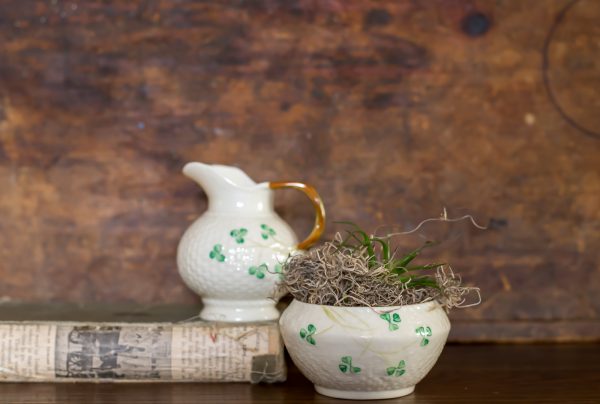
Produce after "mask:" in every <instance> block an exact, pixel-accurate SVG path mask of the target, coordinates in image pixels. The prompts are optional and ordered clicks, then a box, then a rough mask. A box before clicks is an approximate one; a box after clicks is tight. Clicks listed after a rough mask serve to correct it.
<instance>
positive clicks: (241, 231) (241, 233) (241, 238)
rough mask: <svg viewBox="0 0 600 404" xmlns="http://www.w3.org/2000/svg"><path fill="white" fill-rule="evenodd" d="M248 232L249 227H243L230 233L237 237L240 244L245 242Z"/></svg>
mask: <svg viewBox="0 0 600 404" xmlns="http://www.w3.org/2000/svg"><path fill="white" fill-rule="evenodd" d="M246 234H248V229H244V228H243V227H242V228H240V229H234V230H231V231H230V232H229V235H230V236H231V237H233V238H234V239H235V242H236V243H238V244H243V243H244V241H245V240H244V236H245V235H246Z"/></svg>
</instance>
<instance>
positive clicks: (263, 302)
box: [177, 162, 325, 322]
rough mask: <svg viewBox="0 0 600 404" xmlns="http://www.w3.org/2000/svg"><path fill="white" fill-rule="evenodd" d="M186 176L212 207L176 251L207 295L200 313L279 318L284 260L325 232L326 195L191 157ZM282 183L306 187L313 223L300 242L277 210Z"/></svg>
mask: <svg viewBox="0 0 600 404" xmlns="http://www.w3.org/2000/svg"><path fill="white" fill-rule="evenodd" d="M183 173H184V174H185V175H186V176H187V177H189V178H191V179H193V180H194V181H196V182H197V183H198V184H199V185H200V186H201V187H202V188H203V189H204V191H205V193H206V195H207V196H208V210H207V211H206V212H205V213H204V214H203V215H202V216H200V217H199V218H198V219H197V220H196V221H195V222H194V223H192V225H191V226H190V227H189V228H188V229H187V230H186V232H185V233H184V235H183V237H182V238H181V241H180V242H179V247H178V249H177V266H178V268H179V273H180V275H181V277H182V278H183V280H184V282H185V283H186V284H187V285H188V286H189V287H190V288H191V289H192V290H193V291H194V292H196V293H198V294H199V295H200V296H201V297H202V302H203V305H204V306H203V309H202V311H201V312H200V317H201V318H202V319H203V320H211V321H224V322H246V321H265V320H274V319H277V318H278V317H279V312H278V310H277V309H276V307H275V304H276V303H277V301H278V300H279V298H280V296H276V290H277V284H278V282H279V280H280V279H281V276H282V263H283V262H284V261H285V260H286V259H287V257H288V256H289V255H290V254H292V253H293V252H294V251H296V250H299V249H300V250H301V249H305V248H307V247H309V246H310V245H312V244H313V243H314V242H316V241H317V240H318V238H319V237H320V236H321V234H322V233H323V230H324V226H325V210H324V207H323V203H322V201H321V198H320V197H319V195H318V194H317V192H316V191H315V189H314V188H313V187H311V186H309V185H306V184H303V183H299V182H263V183H260V184H257V183H255V182H254V181H253V180H252V179H251V178H250V177H248V175H246V173H244V172H243V171H242V170H240V169H239V168H236V167H229V166H223V165H208V164H202V163H197V162H193V163H188V164H186V165H185V167H184V168H183ZM278 188H295V189H298V190H301V191H303V192H304V193H305V194H306V195H307V196H308V197H309V198H310V200H311V202H312V204H313V205H314V208H315V212H316V220H315V226H314V228H313V230H312V232H311V233H310V235H309V236H308V237H307V238H306V239H305V240H304V241H302V242H301V243H298V242H297V238H296V235H295V234H294V232H293V231H292V229H291V228H290V227H289V226H288V224H287V223H285V222H284V221H283V220H282V219H281V218H280V217H279V215H277V213H275V211H274V209H273V190H274V189H278Z"/></svg>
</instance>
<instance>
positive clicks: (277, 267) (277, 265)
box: [273, 264, 283, 279]
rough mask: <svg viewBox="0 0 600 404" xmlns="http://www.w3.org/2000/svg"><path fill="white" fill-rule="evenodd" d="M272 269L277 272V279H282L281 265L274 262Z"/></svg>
mask: <svg viewBox="0 0 600 404" xmlns="http://www.w3.org/2000/svg"><path fill="white" fill-rule="evenodd" d="M273 270H274V271H275V273H276V274H279V279H283V267H282V266H281V264H275V267H273Z"/></svg>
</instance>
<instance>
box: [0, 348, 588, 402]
mask: <svg viewBox="0 0 600 404" xmlns="http://www.w3.org/2000/svg"><path fill="white" fill-rule="evenodd" d="M289 363H290V369H289V376H288V381H287V382H285V383H280V384H276V385H255V386H253V385H250V384H226V383H222V384H217V383H208V384H200V383H197V384H183V383H173V384H87V383H86V384H50V383H44V384H19V383H5V384H1V383H0V402H2V403H11V404H17V403H28V404H33V403H61V404H69V403H103V404H107V403H123V404H136V403H219V404H225V403H253V402H256V403H278V402H291V403H293V402H317V403H326V402H347V401H344V400H334V399H330V398H327V397H324V396H320V395H318V394H316V393H315V392H314V390H313V388H312V385H311V384H310V382H309V381H308V380H306V379H305V378H304V377H303V376H302V375H301V374H300V373H299V371H298V370H297V369H296V368H295V367H294V366H293V365H291V362H289ZM382 402H387V403H391V402H402V403H413V402H417V403H506V402H539V403H600V344H580V345H449V346H447V347H446V349H445V350H444V352H443V354H442V356H441V357H440V360H439V362H438V364H437V365H436V366H435V367H434V369H433V370H432V371H431V373H430V374H429V375H428V376H427V377H426V378H425V379H424V380H423V381H422V382H421V383H420V384H419V385H418V386H417V388H416V390H415V393H413V394H412V395H409V396H406V397H404V398H402V399H395V400H384V401H382Z"/></svg>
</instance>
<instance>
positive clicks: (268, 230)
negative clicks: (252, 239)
mask: <svg viewBox="0 0 600 404" xmlns="http://www.w3.org/2000/svg"><path fill="white" fill-rule="evenodd" d="M260 228H261V229H262V232H261V233H260V236H261V237H262V238H263V239H265V240H266V239H268V238H269V237H273V236H274V235H276V234H277V233H275V230H273V228H272V227H269V226H267V225H266V224H261V225H260Z"/></svg>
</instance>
